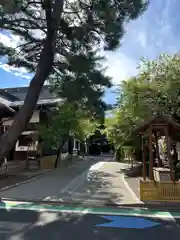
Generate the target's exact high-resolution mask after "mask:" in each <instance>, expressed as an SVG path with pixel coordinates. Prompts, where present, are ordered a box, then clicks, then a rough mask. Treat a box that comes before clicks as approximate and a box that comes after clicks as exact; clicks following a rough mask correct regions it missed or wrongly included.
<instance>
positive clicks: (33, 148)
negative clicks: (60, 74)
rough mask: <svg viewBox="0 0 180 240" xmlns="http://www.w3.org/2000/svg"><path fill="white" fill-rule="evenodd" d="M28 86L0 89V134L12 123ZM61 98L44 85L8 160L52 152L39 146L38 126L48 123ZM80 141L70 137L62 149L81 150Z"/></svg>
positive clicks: (23, 158) (68, 150) (69, 150)
mask: <svg viewBox="0 0 180 240" xmlns="http://www.w3.org/2000/svg"><path fill="white" fill-rule="evenodd" d="M27 89H28V87H18V88H5V89H0V124H1V127H0V134H1V135H2V134H3V133H4V132H5V131H7V129H8V128H9V127H10V126H11V125H12V123H13V121H14V117H15V116H16V114H17V113H18V111H19V109H20V108H21V106H22V105H23V103H24V99H25V97H26V93H27ZM61 102H62V100H61V99H60V98H57V96H56V95H55V94H53V93H52V92H51V90H50V86H44V87H43V88H42V91H41V93H40V96H39V100H38V102H37V105H36V109H35V111H34V113H33V115H32V117H31V119H30V121H29V123H28V125H27V127H26V130H25V131H24V132H22V134H21V136H20V137H19V139H18V141H17V142H16V144H15V146H14V147H13V149H12V150H11V152H10V154H9V156H8V161H13V160H26V159H27V157H28V156H30V157H34V158H36V157H37V156H38V155H47V154H52V151H47V149H42V148H39V146H40V144H39V138H38V128H39V125H40V124H44V123H48V119H49V115H50V113H51V111H52V109H53V108H54V107H56V106H57V104H60V103H61ZM81 145H82V144H81V143H80V141H78V140H77V139H70V140H69V142H68V143H67V144H66V146H65V147H64V151H67V152H78V151H81Z"/></svg>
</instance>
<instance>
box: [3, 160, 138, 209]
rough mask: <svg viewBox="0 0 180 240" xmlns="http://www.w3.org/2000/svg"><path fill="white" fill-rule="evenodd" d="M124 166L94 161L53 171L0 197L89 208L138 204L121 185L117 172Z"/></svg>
mask: <svg viewBox="0 0 180 240" xmlns="http://www.w3.org/2000/svg"><path fill="white" fill-rule="evenodd" d="M125 167H128V165H127V164H122V163H117V162H113V160H112V158H111V157H96V158H92V159H91V160H87V161H82V162H78V163H77V164H75V165H73V166H71V167H70V168H67V169H55V170H53V171H51V172H49V173H47V174H45V175H44V176H42V177H40V178H39V179H37V180H33V181H31V182H28V183H26V184H22V185H19V186H16V187H14V188H11V189H8V190H4V191H0V197H2V198H11V199H13V200H20V199H23V200H27V201H35V200H48V201H65V202H78V203H82V204H87V203H88V204H89V205H91V204H92V205H99V204H100V205H103V204H114V203H118V204H125V203H126V204H128V203H137V202H139V200H138V199H137V197H136V196H134V195H135V194H134V195H133V191H132V190H131V189H130V188H129V187H128V186H127V183H126V182H125V181H124V176H123V174H122V173H121V171H120V169H123V168H125Z"/></svg>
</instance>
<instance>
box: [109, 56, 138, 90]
mask: <svg viewBox="0 0 180 240" xmlns="http://www.w3.org/2000/svg"><path fill="white" fill-rule="evenodd" d="M105 55H106V58H107V64H106V65H107V67H108V69H107V72H106V73H107V75H108V76H110V77H112V82H113V84H114V85H117V84H119V83H120V82H121V81H123V80H126V79H127V78H129V77H131V76H134V75H136V74H137V62H136V61H134V60H133V59H131V58H129V57H127V56H126V55H125V54H123V53H121V52H119V51H117V52H112V53H106V54H105Z"/></svg>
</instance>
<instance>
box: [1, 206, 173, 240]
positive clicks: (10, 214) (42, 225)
mask: <svg viewBox="0 0 180 240" xmlns="http://www.w3.org/2000/svg"><path fill="white" fill-rule="evenodd" d="M74 210H75V211H76V208H74ZM2 211H3V210H1V211H0V215H1V219H0V239H1V240H7V239H8V240H14V239H19V240H21V239H24V240H34V239H43V240H49V239H53V240H56V239H58V240H59V239H73V240H79V239H82V240H83V239H86V240H92V239H94V240H99V239H103V240H118V239H120V236H121V239H126V240H132V239H139V240H143V239H144V237H145V236H146V239H147V240H150V239H152V238H155V239H156V238H157V236H158V237H160V239H161V238H162V239H164V240H167V239H169V238H170V237H171V239H173V240H174V238H173V229H172V231H171V232H168V231H169V229H168V230H167V231H166V229H165V228H163V229H162V227H161V226H160V227H159V226H157V227H153V228H150V229H145V230H143V229H141V230H139V231H138V230H137V229H132V228H129V229H128V231H127V229H123V228H101V227H97V226H96V225H99V224H103V223H107V222H109V220H107V219H104V218H103V217H102V215H97V214H94V215H93V214H86V213H84V212H83V211H79V212H78V213H72V212H69V213H68V212H63V213H62V212H61V213H60V212H48V211H44V212H38V211H33V210H15V209H13V210H12V209H11V210H9V211H6V212H4V213H3V212H2ZM134 219H135V217H134ZM131 225H132V224H131ZM162 233H163V236H162ZM171 234H172V235H171ZM176 239H177V238H176Z"/></svg>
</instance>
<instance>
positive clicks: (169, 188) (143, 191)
mask: <svg viewBox="0 0 180 240" xmlns="http://www.w3.org/2000/svg"><path fill="white" fill-rule="evenodd" d="M135 131H136V133H137V132H138V133H140V134H141V135H142V138H143V136H144V135H145V134H148V150H149V179H148V180H147V172H146V170H147V167H146V164H147V162H146V150H147V148H145V146H143V180H141V181H140V198H141V200H142V201H148V200H150V201H151V200H156V201H180V183H179V182H177V181H176V180H175V173H174V168H173V162H172V159H171V153H170V152H171V138H172V139H176V138H177V137H178V134H179V133H180V124H178V123H177V122H176V121H175V120H173V119H172V118H169V117H166V116H156V117H154V118H152V119H151V120H150V121H148V122H146V123H144V124H142V125H141V126H139V127H138V128H137V129H136V130H135ZM153 133H158V134H159V135H161V136H165V139H166V146H167V157H168V162H169V170H170V181H159V182H157V181H156V179H155V178H154V172H153V164H154V160H153V150H152V149H153V144H152V141H153V137H152V136H153Z"/></svg>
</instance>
